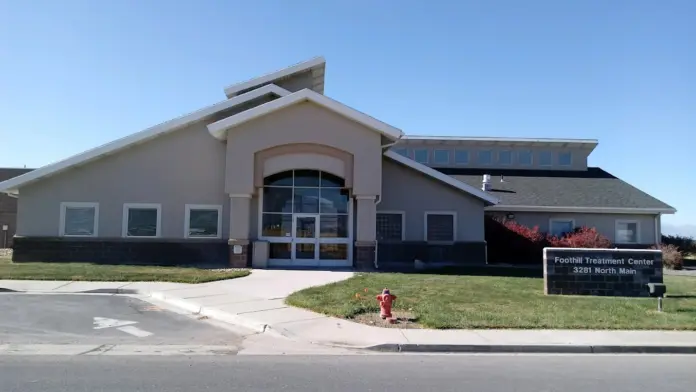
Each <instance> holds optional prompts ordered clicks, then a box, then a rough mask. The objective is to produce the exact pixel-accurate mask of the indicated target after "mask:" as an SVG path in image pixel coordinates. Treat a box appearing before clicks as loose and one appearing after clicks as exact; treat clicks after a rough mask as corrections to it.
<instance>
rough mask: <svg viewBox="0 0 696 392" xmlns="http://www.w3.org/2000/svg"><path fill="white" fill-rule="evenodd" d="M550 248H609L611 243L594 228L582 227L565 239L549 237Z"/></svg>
mask: <svg viewBox="0 0 696 392" xmlns="http://www.w3.org/2000/svg"><path fill="white" fill-rule="evenodd" d="M548 242H549V245H550V246H553V247H557V248H609V247H610V246H611V241H609V239H608V238H607V237H605V236H603V235H602V234H600V233H599V232H598V231H597V229H595V228H594V227H581V228H579V229H577V230H575V231H574V232H572V233H569V234H566V235H565V236H564V237H561V238H558V237H551V236H550V237H548Z"/></svg>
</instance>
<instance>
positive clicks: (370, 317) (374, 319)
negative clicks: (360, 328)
mask: <svg viewBox="0 0 696 392" xmlns="http://www.w3.org/2000/svg"><path fill="white" fill-rule="evenodd" d="M392 316H393V318H394V319H396V322H395V323H394V324H391V323H389V322H388V321H387V320H382V318H381V317H379V313H377V312H375V313H363V314H359V315H357V316H355V317H354V318H353V319H352V320H353V321H355V322H358V323H361V324H367V325H371V326H374V327H384V328H408V329H414V328H421V326H420V325H419V324H418V318H417V317H416V316H415V315H414V314H413V313H411V312H404V311H399V312H392Z"/></svg>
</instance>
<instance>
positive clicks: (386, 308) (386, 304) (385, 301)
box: [377, 289, 396, 320]
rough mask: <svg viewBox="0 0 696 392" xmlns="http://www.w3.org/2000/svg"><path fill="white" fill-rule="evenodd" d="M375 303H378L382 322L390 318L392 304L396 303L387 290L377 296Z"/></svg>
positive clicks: (393, 296) (394, 296)
mask: <svg viewBox="0 0 696 392" xmlns="http://www.w3.org/2000/svg"><path fill="white" fill-rule="evenodd" d="M377 301H379V315H380V317H382V320H386V319H388V318H391V316H392V314H391V309H392V303H393V302H394V301H396V295H392V294H391V293H389V289H384V290H382V294H379V295H378V296H377Z"/></svg>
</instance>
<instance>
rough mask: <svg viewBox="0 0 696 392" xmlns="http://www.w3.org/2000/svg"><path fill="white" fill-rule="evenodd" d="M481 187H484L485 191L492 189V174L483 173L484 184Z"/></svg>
mask: <svg viewBox="0 0 696 392" xmlns="http://www.w3.org/2000/svg"><path fill="white" fill-rule="evenodd" d="M481 189H483V190H484V191H490V190H491V175H490V174H484V175H483V186H481Z"/></svg>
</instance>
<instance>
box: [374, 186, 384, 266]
mask: <svg viewBox="0 0 696 392" xmlns="http://www.w3.org/2000/svg"><path fill="white" fill-rule="evenodd" d="M381 202H382V195H378V196H377V199H376V200H375V217H377V206H378V205H379V203H381ZM375 224H377V222H375ZM378 248H379V243H378V242H377V239H376V238H375V263H374V264H375V269H379V263H378V262H377V256H378V255H379V253H378V252H377V249H378Z"/></svg>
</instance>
